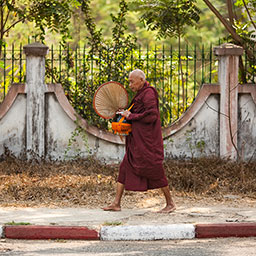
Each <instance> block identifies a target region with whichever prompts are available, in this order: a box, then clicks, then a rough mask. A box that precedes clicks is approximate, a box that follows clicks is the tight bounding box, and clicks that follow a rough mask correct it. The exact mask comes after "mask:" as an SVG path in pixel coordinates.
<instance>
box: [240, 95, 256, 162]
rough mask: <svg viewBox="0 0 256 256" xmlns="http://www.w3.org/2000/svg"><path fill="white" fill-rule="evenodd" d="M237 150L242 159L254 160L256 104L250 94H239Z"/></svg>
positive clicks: (255, 153)
mask: <svg viewBox="0 0 256 256" xmlns="http://www.w3.org/2000/svg"><path fill="white" fill-rule="evenodd" d="M238 109H239V112H238V131H237V134H238V150H239V154H240V156H241V158H242V159H244V160H256V105H255V102H254V101H253V99H252V96H251V95H250V94H243V95H240V96H239V101H238Z"/></svg>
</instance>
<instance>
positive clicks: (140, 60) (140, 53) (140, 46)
mask: <svg viewBox="0 0 256 256" xmlns="http://www.w3.org/2000/svg"><path fill="white" fill-rule="evenodd" d="M138 68H140V69H141V45H139V67H138Z"/></svg>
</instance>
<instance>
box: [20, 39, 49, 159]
mask: <svg viewBox="0 0 256 256" xmlns="http://www.w3.org/2000/svg"><path fill="white" fill-rule="evenodd" d="M24 52H25V54H26V84H25V86H26V89H25V91H26V94H27V105H26V154H27V158H28V159H31V158H42V157H44V154H45V134H44V133H45V125H44V119H45V91H46V85H45V83H44V78H45V55H46V54H47V52H48V47H47V46H45V45H43V44H40V43H32V44H28V45H26V46H24Z"/></svg>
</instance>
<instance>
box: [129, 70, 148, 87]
mask: <svg viewBox="0 0 256 256" xmlns="http://www.w3.org/2000/svg"><path fill="white" fill-rule="evenodd" d="M145 82H146V76H145V73H144V72H143V71H142V70H140V69H135V70H133V71H132V72H131V73H130V74H129V86H130V88H131V90H132V91H134V92H136V91H138V90H140V89H141V88H142V87H143V85H144V84H145Z"/></svg>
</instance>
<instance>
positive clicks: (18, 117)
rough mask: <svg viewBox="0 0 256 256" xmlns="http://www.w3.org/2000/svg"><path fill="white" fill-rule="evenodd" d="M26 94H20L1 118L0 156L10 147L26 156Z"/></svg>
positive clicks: (14, 151) (20, 154) (15, 153)
mask: <svg viewBox="0 0 256 256" xmlns="http://www.w3.org/2000/svg"><path fill="white" fill-rule="evenodd" d="M25 127H26V96H25V95H22V94H19V95H18V97H17V98H16V100H15V101H14V103H13V105H12V107H11V108H10V109H9V110H8V112H7V113H6V115H5V116H4V117H3V118H2V119H0V156H1V155H3V154H4V153H5V152H4V151H5V147H6V148H8V150H9V151H11V152H12V153H13V154H14V155H15V156H18V157H21V156H24V155H23V154H24V153H25V148H26V129H25Z"/></svg>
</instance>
